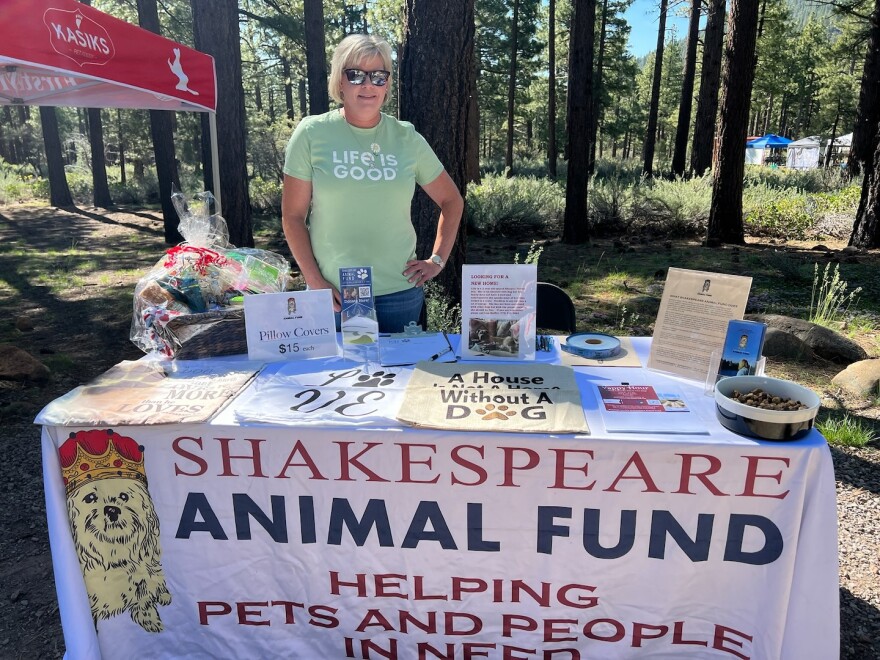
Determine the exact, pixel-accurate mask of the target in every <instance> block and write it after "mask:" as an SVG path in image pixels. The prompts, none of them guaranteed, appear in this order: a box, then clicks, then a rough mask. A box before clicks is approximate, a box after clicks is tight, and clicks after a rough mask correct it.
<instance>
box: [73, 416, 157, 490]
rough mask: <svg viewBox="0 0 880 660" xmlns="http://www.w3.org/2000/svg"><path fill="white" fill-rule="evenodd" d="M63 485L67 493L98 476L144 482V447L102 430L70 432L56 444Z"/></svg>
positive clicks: (145, 474) (145, 480)
mask: <svg viewBox="0 0 880 660" xmlns="http://www.w3.org/2000/svg"><path fill="white" fill-rule="evenodd" d="M58 455H59V458H60V459H61V475H62V477H63V479H64V487H65V488H66V489H67V494H68V495H70V494H71V493H73V492H74V491H75V490H76V489H77V488H79V487H80V486H82V485H83V484H87V483H91V482H95V481H98V480H100V479H118V478H124V479H137V480H139V481H142V482H143V483H144V485H146V483H147V473H146V471H145V470H144V448H143V446H142V445H138V443H136V442H135V441H134V440H132V439H131V438H126V437H124V436H121V435H119V434H118V433H116V432H114V431H112V430H110V429H106V430H97V429H96V430H92V431H78V432H76V433H71V434H70V437H69V438H68V439H67V440H65V441H64V444H62V445H61V447H59V448H58Z"/></svg>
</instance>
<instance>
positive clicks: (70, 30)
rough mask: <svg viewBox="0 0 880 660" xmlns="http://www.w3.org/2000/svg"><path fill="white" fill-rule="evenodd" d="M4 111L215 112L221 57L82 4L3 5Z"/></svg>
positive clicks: (51, 0)
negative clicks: (18, 108)
mask: <svg viewBox="0 0 880 660" xmlns="http://www.w3.org/2000/svg"><path fill="white" fill-rule="evenodd" d="M0 104H2V105H9V104H24V105H52V106H78V107H88V108H142V109H151V110H178V111H197V112H205V111H209V112H214V111H215V110H216V109H217V84H216V79H215V76H214V58H213V57H211V56H210V55H206V54H204V53H200V52H199V51H197V50H193V49H192V48H189V47H187V46H184V45H183V44H179V43H177V42H174V41H171V40H170V39H166V38H165V37H161V36H159V35H157V34H154V33H152V32H150V31H149V30H144V29H142V28H139V27H136V26H134V25H131V24H130V23H126V22H125V21H121V20H119V19H118V18H114V17H113V16H110V15H108V14H105V13H103V12H100V11H98V10H97V9H93V8H92V7H90V6H88V5H84V4H82V3H80V2H76V0H0Z"/></svg>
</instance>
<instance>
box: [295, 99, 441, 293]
mask: <svg viewBox="0 0 880 660" xmlns="http://www.w3.org/2000/svg"><path fill="white" fill-rule="evenodd" d="M442 172H443V165H442V164H441V163H440V160H439V159H438V158H437V156H436V155H435V154H434V152H433V151H432V150H431V147H430V146H428V143H427V142H426V141H425V139H424V138H423V137H422V136H421V135H419V134H418V133H416V130H415V128H413V125H412V124H410V123H408V122H403V121H398V120H397V119H394V118H393V117H390V116H389V115H386V114H384V113H383V114H382V116H381V120H380V121H379V124H378V125H376V126H375V127H373V128H356V127H354V126H352V125H351V124H349V123H348V122H347V121H345V118H344V117H343V116H342V114H341V113H340V111H339V110H331V111H330V112H328V113H326V114H323V115H312V116H309V117H304V118H303V120H302V121H301V122H300V123H299V125H298V126H297V127H296V130H294V132H293V135H292V136H291V138H290V142H288V143H287V150H286V152H285V158H284V173H285V174H287V175H288V176H292V177H295V178H297V179H303V180H305V181H311V182H312V208H311V213H310V215H309V236H310V238H311V242H312V251H313V252H314V254H315V259H316V260H317V262H318V266H319V267H320V268H321V274H322V275H323V276H324V278H325V279H326V280H327V281H329V282H332V283H333V284H334V285H335V286H337V287H338V286H339V269H340V268H341V267H351V266H372V268H373V293H374V294H375V295H385V294H388V293H395V292H397V291H403V290H404V289H409V288H411V287H412V286H413V285H412V284H410V283H409V282H408V281H407V279H406V278H405V277H404V276H403V274H402V273H403V270H404V268H405V267H406V262H407V261H408V260H410V259H414V258H415V249H416V232H415V229H414V228H413V225H412V221H411V220H410V204H411V202H412V198H413V194H414V193H415V184H417V183H418V184H419V185H425V184H427V183H431V182H432V181H433V180H434V179H436V178H437V177H438V176H440V174H441V173H442Z"/></svg>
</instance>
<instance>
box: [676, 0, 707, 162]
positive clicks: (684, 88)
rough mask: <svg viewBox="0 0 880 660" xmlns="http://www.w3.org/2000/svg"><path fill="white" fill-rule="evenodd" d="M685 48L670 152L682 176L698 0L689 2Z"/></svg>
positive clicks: (691, 95)
mask: <svg viewBox="0 0 880 660" xmlns="http://www.w3.org/2000/svg"><path fill="white" fill-rule="evenodd" d="M688 28H689V29H688V40H687V50H686V51H685V56H684V76H683V79H682V83H681V103H680V104H679V106H678V124H677V126H676V128H675V150H674V151H673V152H672V173H673V174H675V175H677V176H684V172H685V163H686V162H687V145H688V135H689V134H690V130H691V107H692V106H693V102H694V79H695V78H696V74H697V38H698V36H699V32H700V0H693V1H692V2H691V16H690V21H689V22H688Z"/></svg>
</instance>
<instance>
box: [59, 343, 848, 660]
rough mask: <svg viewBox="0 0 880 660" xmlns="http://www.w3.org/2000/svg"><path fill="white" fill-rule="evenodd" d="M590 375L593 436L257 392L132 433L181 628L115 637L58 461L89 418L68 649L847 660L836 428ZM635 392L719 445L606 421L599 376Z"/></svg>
mask: <svg viewBox="0 0 880 660" xmlns="http://www.w3.org/2000/svg"><path fill="white" fill-rule="evenodd" d="M635 343H636V348H637V349H638V351H639V352H640V354H642V355H643V356H644V355H645V354H646V351H647V348H648V343H647V340H636V342H635ZM643 363H644V360H643ZM320 366H321V365H320V364H318V363H311V364H309V363H302V364H301V365H299V367H298V368H299V369H301V372H302V373H307V372H309V371H314V370H316V369H318V368H320ZM368 375H369V376H370V377H375V373H371V374H368ZM380 379H381V375H380ZM578 379H579V383H580V384H581V389H582V395H583V403H584V408H585V415H586V417H587V421H588V423H589V425H590V428H591V434H590V435H583V436H572V435H560V436H553V435H535V434H517V433H460V432H448V431H428V430H414V429H410V428H404V427H400V426H393V425H389V427H388V428H377V427H376V426H375V425H367V426H366V427H358V426H348V427H346V426H336V425H329V423H327V424H324V425H322V424H313V425H298V424H289V423H284V422H283V420H282V422H279V423H273V424H257V423H248V424H243V423H240V422H239V421H238V417H237V415H236V411H237V407H239V406H250V407H251V408H252V407H253V405H254V403H253V392H245V393H244V394H243V395H241V396H239V397H238V398H237V399H236V400H235V401H234V402H233V404H232V405H230V406H229V407H228V408H226V409H225V410H224V411H223V412H222V413H221V414H220V415H219V416H218V417H217V418H216V419H215V420H213V421H212V422H210V423H205V424H191V425H156V426H132V427H123V428H117V429H113V431H114V432H116V433H117V434H120V435H122V436H125V437H129V438H132V439H133V440H135V441H136V442H137V443H138V444H139V445H141V446H143V447H144V457H145V467H146V474H147V478H148V480H149V493H150V496H151V498H152V502H153V506H154V507H155V511H156V514H157V516H158V521H159V530H160V531H159V542H160V546H161V577H162V578H163V579H164V583H165V584H166V585H167V589H168V591H169V592H170V595H171V602H170V604H167V605H161V604H160V605H158V608H157V613H158V615H159V617H160V618H161V626H162V630H161V632H149V631H147V630H146V629H145V628H144V627H143V626H142V625H140V624H138V623H137V622H136V621H135V620H134V619H133V618H132V616H130V614H131V612H130V611H129V610H125V611H122V612H120V613H118V614H111V615H109V616H106V617H103V618H101V619H100V620H99V621H98V625H97V632H96V629H95V626H94V624H93V621H92V615H91V612H90V605H89V599H88V594H87V591H86V588H85V584H84V581H83V578H82V571H81V564H80V560H79V558H78V554H77V544H75V543H74V539H73V536H72V534H71V527H70V525H69V523H68V514H67V501H66V494H65V487H64V484H63V482H62V478H61V470H60V466H59V454H58V448H59V446H61V444H62V443H63V442H64V441H65V440H66V439H67V438H68V437H69V436H70V434H72V433H76V432H78V431H82V430H83V429H77V428H65V427H44V430H43V466H44V467H43V469H44V478H45V484H46V501H47V511H48V518H49V532H50V541H51V545H52V556H53V563H54V568H55V576H56V583H57V588H58V596H59V603H60V609H61V617H62V623H63V626H64V634H65V641H66V644H67V654H68V657H70V658H97V657H106V658H113V657H120V658H122V657H124V658H129V657H188V658H202V657H204V658H229V657H236V658H269V657H285V658H290V657H297V658H310V659H311V658H345V657H358V658H362V657H371V658H387V657H394V658H419V657H425V658H437V657H449V658H467V657H473V658H479V657H488V658H547V659H553V660H558V659H562V658H565V659H569V658H575V659H578V658H597V657H598V658H675V659H681V658H731V657H734V658H756V659H761V660H764V659H768V658H774V659H775V658H790V659H792V660H803V659H808V658H816V659H822V660H826V659H828V658H836V657H838V652H839V651H838V645H839V620H838V616H839V615H838V607H839V604H838V562H837V522H836V508H835V485H834V474H833V466H832V462H831V456H830V452H829V450H828V447H827V445H826V443H825V441H824V439H823V438H822V437H821V435H819V433H817V432H815V431H813V432H811V434H810V435H808V436H807V437H806V438H805V439H803V440H800V441H796V442H786V443H772V442H759V441H755V440H752V439H749V438H744V437H741V436H737V435H734V434H732V433H729V432H728V431H726V430H725V429H723V428H722V427H721V426H720V425H719V424H718V423H717V421H715V417H714V409H713V406H714V404H713V402H712V399H711V398H710V397H707V396H705V395H704V394H703V391H702V387H701V386H698V385H697V384H693V383H689V382H687V381H683V380H679V379H672V378H666V377H664V376H662V375H660V374H657V373H654V372H647V371H644V370H640V369H631V368H628V369H625V368H619V369H615V368H592V369H589V370H581V373H579V375H578ZM386 380H387V378H386ZM621 382H629V383H645V382H648V383H651V384H657V385H659V386H667V385H668V386H669V387H674V388H675V389H677V390H679V391H681V392H682V393H683V394H684V396H685V397H686V399H687V402H688V404H689V406H690V407H691V409H692V410H693V414H694V415H696V416H697V417H698V418H700V419H702V420H703V421H704V422H705V427H706V430H707V431H708V432H707V433H705V434H676V433H662V434H652V433H647V432H645V433H629V434H612V433H609V432H607V431H606V430H605V427H604V424H603V421H602V419H603V418H602V416H601V415H600V414H599V413H598V407H597V403H596V397H595V395H594V394H593V388H592V385H593V384H596V383H613V384H619V383H621ZM251 387H252V388H254V387H256V385H252V386H251ZM254 391H256V390H254ZM299 403H301V400H295V401H294V400H292V401H291V405H298V404H299ZM392 416H393V415H390V416H389V417H392ZM109 481H111V482H112V480H109ZM77 493H80V491H77V492H75V496H76V495H77ZM95 524H100V522H99V521H96V523H95ZM78 545H79V547H80V549H81V548H82V546H83V545H84V543H83V541H82V539H80V542H79V544H78ZM135 554H137V553H135ZM117 560H119V561H122V560H121V559H120V558H118V557H117ZM86 561H96V560H94V559H91V560H89V559H87V560H86ZM106 561H110V560H106ZM125 561H136V557H135V558H131V556H129V557H128V558H127V559H125Z"/></svg>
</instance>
